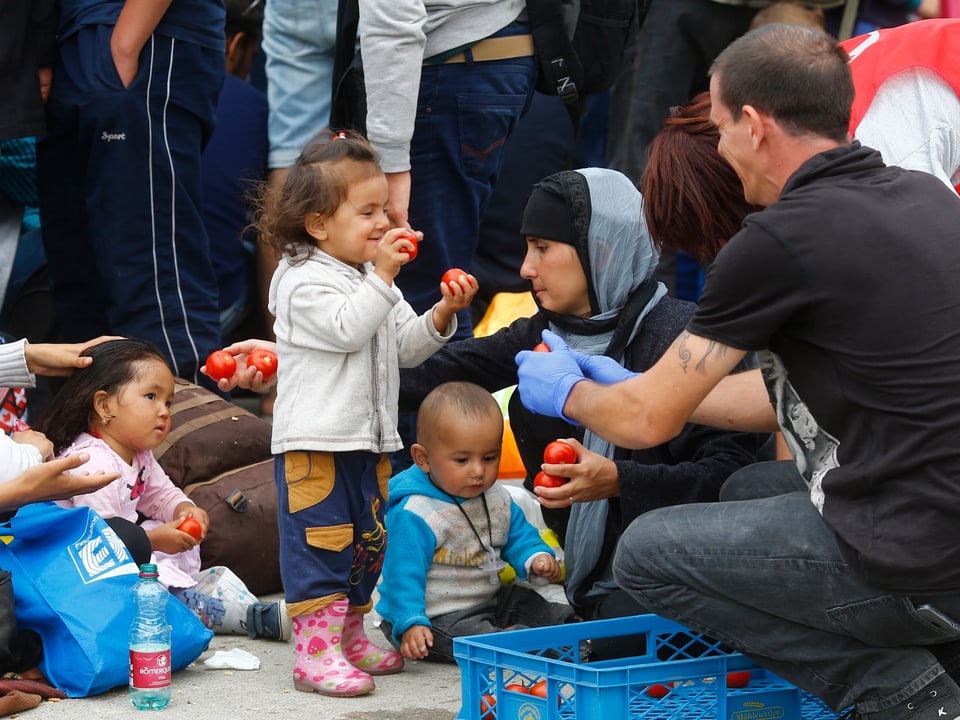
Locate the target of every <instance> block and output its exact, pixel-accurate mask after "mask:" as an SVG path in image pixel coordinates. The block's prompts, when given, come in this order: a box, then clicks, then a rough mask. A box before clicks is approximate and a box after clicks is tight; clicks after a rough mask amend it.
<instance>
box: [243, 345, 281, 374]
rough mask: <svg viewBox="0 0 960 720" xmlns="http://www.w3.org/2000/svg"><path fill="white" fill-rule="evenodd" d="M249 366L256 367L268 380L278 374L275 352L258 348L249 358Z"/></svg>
mask: <svg viewBox="0 0 960 720" xmlns="http://www.w3.org/2000/svg"><path fill="white" fill-rule="evenodd" d="M247 365H248V366H250V365H252V366H253V367H255V368H256V369H257V370H259V371H260V372H261V373H263V377H264V379H266V378H268V377H271V376H272V375H273V374H274V373H276V372H277V354H276V353H275V352H273V350H267V349H265V348H258V349H256V350H254V351H253V352H251V353H250V354H249V355H248V356H247Z"/></svg>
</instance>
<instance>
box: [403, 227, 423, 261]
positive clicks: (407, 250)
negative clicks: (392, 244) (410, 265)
mask: <svg viewBox="0 0 960 720" xmlns="http://www.w3.org/2000/svg"><path fill="white" fill-rule="evenodd" d="M400 237H401V238H403V239H404V240H409V241H410V243H411V244H412V245H413V249H412V250H411V249H410V248H405V247H402V248H400V252H402V253H406V254H407V255H409V256H410V260H413V259H415V258H416V257H417V253H418V252H420V250H419V241H418V240H417V236H416V235H414V234H413V233H404V234H403V235H401V236H400ZM407 262H409V260H408V261H407Z"/></svg>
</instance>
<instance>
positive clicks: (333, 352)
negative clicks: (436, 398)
mask: <svg viewBox="0 0 960 720" xmlns="http://www.w3.org/2000/svg"><path fill="white" fill-rule="evenodd" d="M300 259H301V260H302V256H300ZM268 307H269V309H270V312H271V313H273V315H274V317H276V322H275V323H274V326H273V330H274V333H276V336H277V356H278V358H279V362H278V363H277V402H276V404H275V405H274V408H273V442H272V449H273V452H274V453H275V454H279V453H283V452H287V451H290V450H321V451H330V452H345V451H348V450H368V451H370V452H392V451H394V450H399V449H400V448H401V447H402V443H401V441H400V434H399V433H398V432H397V398H398V396H399V393H400V367H401V366H402V367H414V366H416V365H419V364H420V363H421V362H423V361H424V360H426V359H427V358H428V357H430V355H432V354H433V353H434V352H436V351H437V350H439V349H440V348H441V347H442V346H443V344H444V343H445V342H446V341H447V340H448V339H449V338H450V336H451V335H453V333H454V331H455V330H456V318H455V317H454V319H453V320H452V321H451V322H450V325H449V326H448V327H447V328H446V331H447V332H446V333H445V334H443V335H441V334H439V333H438V332H437V331H436V328H434V326H433V317H432V315H433V313H432V310H430V311H427V312H426V313H424V314H423V315H419V316H418V315H417V314H416V312H414V310H413V308H412V307H410V304H409V303H407V302H406V301H405V300H404V299H403V295H402V293H401V292H400V290H399V289H398V288H397V287H396V285H394V286H392V287H388V286H387V285H386V283H384V282H383V281H382V280H381V279H380V278H379V277H377V276H376V275H375V274H374V273H373V265H371V264H370V263H366V264H365V265H364V266H363V268H362V269H357V268H355V267H353V266H351V265H347V264H345V263H342V262H340V261H339V260H336V259H334V258H333V257H331V256H330V255H327V254H326V253H325V252H323V251H322V250H316V251H315V252H314V253H313V254H312V255H311V256H310V257H309V258H308V259H307V260H306V261H304V262H300V263H296V262H295V261H292V260H291V258H290V257H284V258H283V259H281V260H280V264H279V266H278V267H277V271H276V272H275V273H274V275H273V280H272V281H271V283H270V293H269V305H268Z"/></svg>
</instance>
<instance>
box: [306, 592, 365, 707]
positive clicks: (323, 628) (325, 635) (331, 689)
mask: <svg viewBox="0 0 960 720" xmlns="http://www.w3.org/2000/svg"><path fill="white" fill-rule="evenodd" d="M346 614H347V601H346V600H337V601H336V602H333V603H331V604H330V605H328V606H327V607H325V608H323V609H322V610H317V611H316V612H313V613H310V614H309V615H297V616H296V617H294V618H293V636H294V640H295V641H296V644H297V651H296V653H297V654H296V659H295V661H294V666H293V686H294V687H295V688H296V689H297V690H299V691H301V692H318V693H321V694H323V695H332V696H334V697H353V696H355V695H366V694H367V693H369V692H372V691H373V689H374V687H375V685H374V682H373V678H372V677H371V676H370V675H369V674H368V673H365V672H363V670H359V669H358V668H356V667H354V666H353V665H351V664H350V663H349V662H348V661H347V659H346V658H345V657H344V656H343V652H342V651H341V648H340V637H341V635H342V633H343V623H344V618H345V616H346Z"/></svg>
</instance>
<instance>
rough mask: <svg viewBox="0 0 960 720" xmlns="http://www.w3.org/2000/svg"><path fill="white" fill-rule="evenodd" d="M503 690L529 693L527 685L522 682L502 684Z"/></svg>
mask: <svg viewBox="0 0 960 720" xmlns="http://www.w3.org/2000/svg"><path fill="white" fill-rule="evenodd" d="M503 689H504V690H509V691H510V692H515V693H523V694H524V695H529V694H530V693H529V691H528V690H527V686H526V685H524V684H522V683H510V684H509V685H504V686H503Z"/></svg>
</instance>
